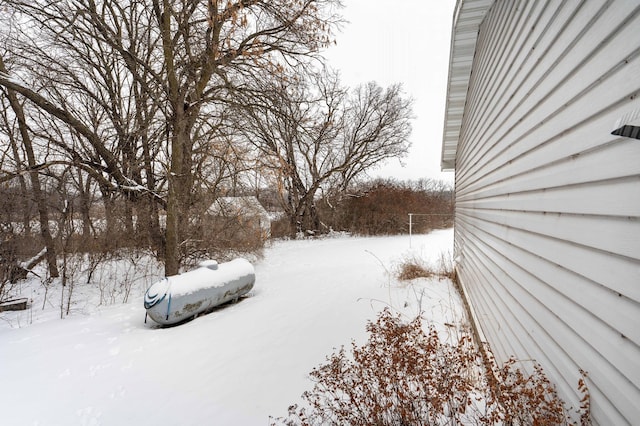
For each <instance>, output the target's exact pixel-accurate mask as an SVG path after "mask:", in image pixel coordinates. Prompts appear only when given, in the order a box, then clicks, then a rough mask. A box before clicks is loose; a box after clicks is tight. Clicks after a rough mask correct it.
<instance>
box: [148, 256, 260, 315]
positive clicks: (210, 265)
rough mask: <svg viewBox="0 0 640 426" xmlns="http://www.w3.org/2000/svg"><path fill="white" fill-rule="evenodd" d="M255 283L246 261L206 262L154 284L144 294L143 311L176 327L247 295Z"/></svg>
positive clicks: (250, 268) (254, 276)
mask: <svg viewBox="0 0 640 426" xmlns="http://www.w3.org/2000/svg"><path fill="white" fill-rule="evenodd" d="M255 281H256V275H255V271H254V269H253V265H251V263H250V262H249V261H248V260H246V259H241V258H238V259H234V260H232V261H230V262H225V263H220V264H219V263H218V262H216V261H215V260H206V261H204V262H201V263H200V264H199V265H198V268H196V269H194V270H192V271H189V272H185V273H184V274H179V275H172V276H170V277H166V278H163V279H161V280H160V281H157V282H155V283H154V284H153V285H151V287H149V288H148V289H147V292H146V293H145V295H144V308H145V309H146V310H147V315H149V317H151V319H152V320H154V321H155V322H157V323H158V324H162V325H169V324H177V323H179V322H182V321H185V320H187V319H189V318H192V317H195V316H196V315H198V314H200V313H202V312H205V311H207V310H209V309H211V308H213V307H216V306H218V305H221V304H223V303H226V302H229V301H231V300H235V299H238V298H239V297H240V296H242V295H244V294H246V293H248V292H249V291H250V290H251V289H252V288H253V284H254V283H255Z"/></svg>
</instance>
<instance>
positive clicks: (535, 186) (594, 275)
mask: <svg viewBox="0 0 640 426" xmlns="http://www.w3.org/2000/svg"><path fill="white" fill-rule="evenodd" d="M462 2H463V3H464V0H462ZM638 28H640V0H610V1H609V0H602V1H581V2H566V1H563V2H555V1H543V0H540V1H527V2H512V1H507V0H496V1H495V3H494V4H493V5H492V7H491V8H490V9H489V11H488V13H487V15H486V17H485V19H484V21H483V23H482V24H481V26H480V32H479V34H478V38H477V44H476V46H475V56H474V60H473V69H472V73H471V77H470V80H469V89H468V91H467V95H466V98H465V99H464V100H462V101H461V104H463V103H464V113H463V115H462V121H461V127H460V136H459V141H458V143H457V146H456V159H455V168H456V222H455V227H456V237H455V250H456V258H457V259H459V262H458V264H457V269H458V272H459V277H460V282H461V285H462V287H463V289H464V291H465V294H466V295H467V297H468V299H469V301H470V303H471V304H472V306H473V311H474V313H475V318H476V320H477V322H478V323H479V328H480V331H481V333H482V335H483V336H484V337H485V338H486V339H487V340H488V342H490V345H491V348H492V350H493V352H494V354H496V358H497V359H498V360H499V361H500V362H503V361H505V360H506V359H507V358H508V357H509V356H511V355H515V356H516V357H518V358H520V359H523V360H526V359H536V360H537V361H539V362H540V363H541V364H542V365H543V367H544V368H545V371H547V372H548V374H549V375H550V376H551V378H552V380H554V381H555V382H556V384H557V385H558V389H559V392H560V394H561V395H562V396H563V397H565V398H568V400H569V403H570V404H573V405H574V406H575V405H577V404H578V399H579V397H580V396H579V395H578V392H577V387H576V384H577V379H578V369H579V368H583V369H585V370H587V371H588V372H589V373H590V381H589V386H590V392H591V395H592V415H593V419H594V424H603V425H609V424H616V425H617V424H625V423H628V424H631V423H633V422H635V421H637V419H638V418H640V404H638V403H637V401H640V329H639V328H638V327H637V325H638V322H639V320H640V238H639V237H640V141H638V140H632V139H627V138H620V137H617V136H613V135H611V131H612V130H613V126H614V124H615V123H616V122H617V121H618V119H619V118H620V117H622V116H625V115H627V114H628V113H629V112H630V111H634V110H640V80H639V79H638V76H640V31H638Z"/></svg>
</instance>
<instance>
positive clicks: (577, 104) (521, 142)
mask: <svg viewBox="0 0 640 426" xmlns="http://www.w3.org/2000/svg"><path fill="white" fill-rule="evenodd" d="M638 52H639V53H640V50H638ZM617 71H618V72H615V73H614V74H611V75H610V76H609V78H607V79H604V80H601V81H600V83H605V82H606V84H599V85H598V86H596V87H593V88H592V89H591V90H589V91H585V92H583V93H581V94H580V99H579V100H578V99H574V100H573V101H572V102H571V103H566V104H563V105H561V106H559V107H558V109H557V110H553V109H552V108H554V107H553V106H549V109H547V110H544V109H539V110H538V111H536V112H532V113H530V114H529V115H528V116H527V117H526V118H523V121H522V123H519V126H518V127H517V128H514V131H513V132H512V134H510V135H509V139H508V140H503V141H502V142H501V145H500V146H497V147H496V148H495V149H494V152H495V154H494V155H493V156H492V158H491V160H490V161H488V162H483V161H479V160H476V159H472V161H474V165H473V167H470V171H471V169H476V168H483V170H484V171H491V170H495V169H497V168H499V167H500V166H501V165H503V164H506V163H507V162H509V161H512V160H513V159H516V158H519V157H523V156H525V155H527V154H528V153H529V152H530V151H532V150H534V149H537V148H539V147H540V146H541V145H542V144H545V143H549V142H550V141H551V142H555V143H560V142H559V140H560V139H559V137H562V138H566V139H567V140H565V141H564V143H571V141H573V140H574V139H573V138H572V135H571V132H574V131H575V130H576V129H577V128H578V127H580V126H587V125H588V124H589V123H590V122H592V121H593V120H595V119H597V117H601V116H603V115H607V113H609V114H610V115H613V114H612V113H613V110H617V111H616V113H615V116H618V117H619V111H620V109H621V108H626V110H627V111H628V110H630V109H633V108H637V107H638V102H636V103H635V104H632V103H630V100H633V99H635V98H636V97H637V96H638V95H640V93H638V88H637V85H636V84H635V83H634V81H633V77H635V76H638V75H640V56H636V57H635V58H634V59H633V60H632V61H631V62H629V63H628V64H626V65H625V66H624V67H622V68H620V69H618V70H617ZM622 71H624V72H622ZM586 105H588V107H586ZM594 107H595V108H594ZM550 111H552V112H550ZM587 111H589V112H587ZM614 122H615V120H613V121H611V122H609V123H608V125H607V127H604V126H603V128H601V129H597V130H599V132H597V133H592V137H590V138H588V140H591V141H592V142H591V143H592V144H593V145H594V146H597V144H601V143H606V142H608V141H609V140H611V139H613V138H612V137H611V135H610V132H611V130H613V129H612V126H613V124H614ZM506 125H507V124H506V123H505V126H506ZM487 152H489V151H488V149H487ZM478 178H479V176H477V175H476V176H475V178H473V179H470V181H469V182H468V183H467V182H464V180H462V178H461V180H460V183H461V184H463V185H465V186H470V185H472V184H474V183H475V182H477V180H478ZM470 188H472V187H471V186H470Z"/></svg>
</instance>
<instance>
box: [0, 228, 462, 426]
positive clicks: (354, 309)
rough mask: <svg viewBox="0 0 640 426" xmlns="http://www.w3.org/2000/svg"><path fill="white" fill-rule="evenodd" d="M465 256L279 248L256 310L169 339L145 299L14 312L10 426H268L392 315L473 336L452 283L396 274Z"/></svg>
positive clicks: (4, 355)
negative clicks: (419, 263)
mask: <svg viewBox="0 0 640 426" xmlns="http://www.w3.org/2000/svg"><path fill="white" fill-rule="evenodd" d="M452 244H453V231H452V230H450V229H449V230H442V231H436V232H433V233H431V234H428V235H414V236H413V237H412V238H411V241H410V239H409V237H408V236H396V237H373V238H360V237H339V238H326V239H317V240H296V241H281V242H276V243H273V245H272V246H271V247H269V248H267V249H266V250H265V255H264V258H263V259H261V260H260V261H258V262H256V263H255V270H256V285H255V287H254V289H253V290H252V291H251V293H250V297H247V298H244V299H242V300H241V301H239V302H238V303H237V304H231V305H227V306H225V307H224V308H221V309H218V310H216V311H214V312H212V313H210V314H208V315H204V316H201V317H199V318H196V319H195V320H193V321H190V322H187V323H184V324H182V325H179V326H176V327H170V328H160V327H158V326H157V325H155V324H153V322H152V321H149V322H148V323H146V324H145V322H144V316H145V315H144V308H143V306H142V294H140V293H141V292H140V291H135V290H134V291H133V292H132V293H131V294H130V296H129V302H128V303H127V304H113V305H110V306H102V307H96V306H95V303H87V304H85V305H84V306H83V308H82V309H75V310H72V314H71V315H69V316H67V317H66V318H65V319H64V320H60V319H56V315H57V317H58V318H59V316H60V308H59V303H58V307H56V306H55V303H50V302H49V303H47V304H45V305H46V306H45V311H44V313H43V312H42V311H40V309H41V308H42V306H34V307H33V308H32V310H31V313H29V312H28V311H27V312H22V313H21V314H17V313H14V312H2V313H0V380H1V383H2V384H1V385H0V424H3V425H202V424H207V425H209V424H213V425H267V424H268V423H269V416H270V415H271V416H275V417H277V416H284V415H286V412H287V407H288V406H289V405H291V404H292V403H295V402H299V401H300V395H301V394H302V392H304V391H305V390H309V389H311V387H312V383H311V381H310V380H309V378H308V373H309V372H310V371H311V369H312V368H313V367H315V366H318V365H319V364H321V363H323V362H324V361H325V357H326V356H327V355H329V354H330V353H332V352H333V351H334V349H335V348H339V347H340V346H341V345H349V343H350V342H351V340H352V339H355V340H356V342H359V343H361V342H363V341H364V340H365V339H366V332H365V325H366V321H367V320H368V319H374V318H375V317H376V313H377V312H379V311H380V310H381V309H382V308H384V307H385V306H391V307H392V308H393V309H394V310H396V311H398V312H402V313H403V314H406V316H407V319H409V318H412V317H413V316H414V315H416V314H417V313H418V312H419V311H422V312H423V316H424V317H425V318H427V319H428V320H429V321H431V322H432V323H434V324H435V325H436V326H440V329H441V330H443V331H444V330H448V329H451V327H450V324H460V323H461V322H462V318H463V313H462V308H461V303H460V301H459V299H458V296H457V295H456V293H455V291H454V290H453V288H452V285H451V283H450V282H448V281H446V280H442V281H440V280H438V279H433V280H427V279H419V280H413V281H411V282H403V283H399V282H398V281H396V280H395V279H394V278H393V276H392V274H391V273H390V271H391V270H392V269H393V268H394V266H395V265H397V264H398V263H400V262H401V261H402V259H406V258H412V257H417V258H420V259H423V260H426V261H428V262H431V263H434V264H435V263H436V262H437V259H438V258H439V257H440V255H441V253H449V252H450V251H451V250H452ZM410 245H411V247H410ZM148 278H149V279H148V283H147V285H151V284H152V283H153V280H154V279H155V277H153V274H152V273H149V274H148ZM88 288H89V287H88V286H82V287H80V286H79V287H78V290H77V291H78V292H85V293H86V292H87V291H89V290H88ZM95 291H97V290H94V292H95ZM50 292H52V293H54V294H58V293H55V292H59V289H51V290H50ZM78 294H82V293H78ZM25 296H27V297H31V296H30V295H29V294H26V295H25ZM89 296H90V295H86V297H87V298H90V297H89ZM58 297H59V296H58ZM97 298H98V296H96V295H94V300H95V299H97ZM34 305H36V303H35V302H34ZM49 311H51V312H49ZM47 312H49V314H47ZM18 315H22V317H19V316H18ZM27 315H28V317H27ZM29 318H31V319H33V318H36V320H34V321H30V320H29ZM3 320H4V321H3ZM30 322H31V324H29V323H30ZM445 324H449V325H447V326H445ZM17 325H20V327H19V328H16V327H17Z"/></svg>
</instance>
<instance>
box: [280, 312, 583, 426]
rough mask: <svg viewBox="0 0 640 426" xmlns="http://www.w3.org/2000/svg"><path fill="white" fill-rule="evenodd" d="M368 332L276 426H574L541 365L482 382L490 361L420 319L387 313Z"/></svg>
mask: <svg viewBox="0 0 640 426" xmlns="http://www.w3.org/2000/svg"><path fill="white" fill-rule="evenodd" d="M367 330H368V332H369V333H370V336H369V340H368V341H367V342H366V343H365V344H364V345H363V346H357V345H356V344H355V343H352V348H351V353H349V354H348V353H347V351H346V350H345V349H344V347H343V348H341V349H340V350H339V351H338V352H337V353H334V354H332V355H331V356H329V357H328V358H327V362H326V364H324V365H321V366H319V367H317V368H314V369H313V371H312V372H311V374H310V375H311V378H312V380H313V382H314V387H313V389H312V390H311V391H308V392H305V393H304V394H303V396H302V398H303V400H304V404H303V406H298V405H297V404H295V405H292V406H291V407H289V413H288V416H287V417H286V418H276V419H271V424H272V425H279V424H280V425H287V426H294V425H302V426H315V425H327V424H331V425H334V424H335V425H356V426H359V425H362V426H365V425H367V426H368V425H394V426H395V425H412V426H413V425H416V426H420V425H449V424H465V425H468V424H471V425H496V424H505V425H545V426H551V425H567V424H571V420H570V419H569V418H568V417H567V415H566V413H565V410H564V404H563V402H562V400H561V399H560V398H559V397H558V395H557V394H556V392H555V389H554V387H553V385H552V384H551V383H550V381H549V380H548V379H547V378H546V376H545V375H544V372H543V370H542V367H540V366H539V365H537V364H536V365H535V366H534V370H533V373H532V374H526V373H524V372H523V371H522V370H520V369H519V368H518V367H517V361H516V360H515V359H512V360H509V361H508V362H507V363H505V364H504V366H503V367H502V368H500V369H498V374H497V375H496V376H493V375H489V374H483V373H484V372H485V371H484V365H485V364H484V362H485V361H484V360H483V358H482V355H481V354H480V351H478V350H477V348H476V347H475V345H474V344H473V342H472V341H471V338H470V337H469V335H468V334H463V335H461V337H460V338H459V340H458V342H457V344H455V345H450V344H446V343H443V342H442V341H441V340H440V338H439V336H438V333H437V332H436V330H435V328H433V327H428V329H427V330H426V331H425V329H424V328H423V324H422V321H421V319H420V317H416V318H415V319H414V320H413V321H411V322H409V323H406V322H403V321H401V319H400V317H399V316H394V315H392V314H391V312H390V311H389V310H388V309H385V310H384V311H383V312H382V313H381V314H380V315H379V316H378V319H377V320H376V322H370V323H369V324H368V325H367ZM487 377H495V380H496V382H495V383H492V382H491V381H490V380H489V379H487ZM583 384H584V383H583ZM584 386H585V387H586V385H584ZM583 405H584V404H583ZM583 424H585V423H583Z"/></svg>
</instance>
